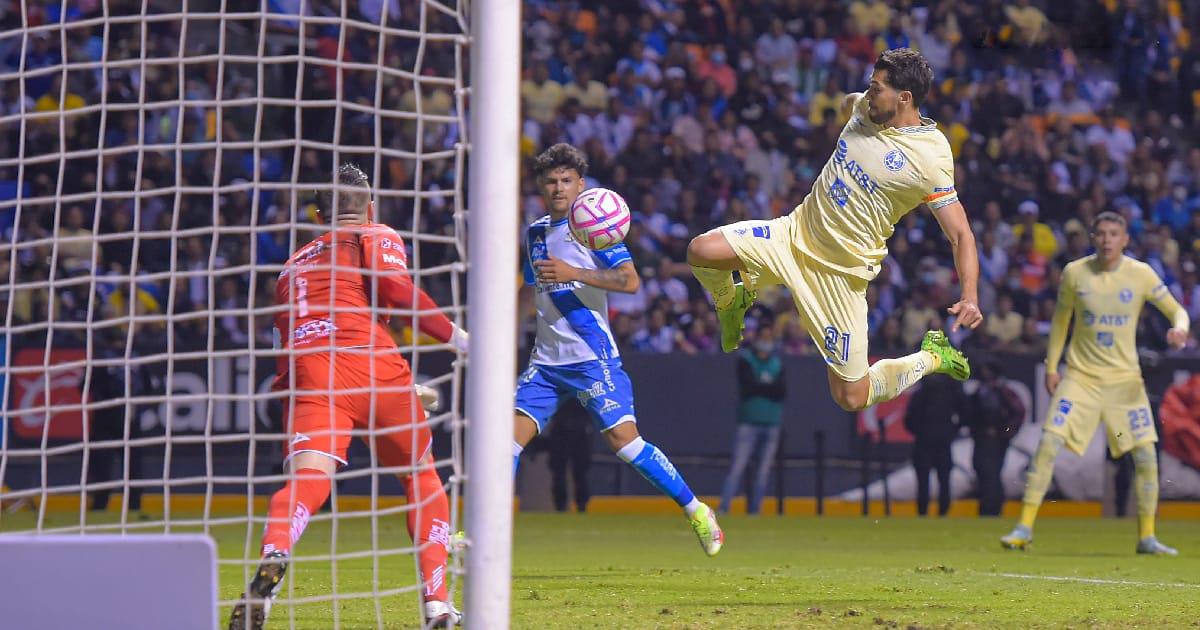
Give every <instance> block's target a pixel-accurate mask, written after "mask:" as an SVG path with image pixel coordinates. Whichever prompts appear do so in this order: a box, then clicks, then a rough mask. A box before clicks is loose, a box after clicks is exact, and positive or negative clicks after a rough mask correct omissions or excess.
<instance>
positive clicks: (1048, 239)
mask: <svg viewBox="0 0 1200 630" xmlns="http://www.w3.org/2000/svg"><path fill="white" fill-rule="evenodd" d="M1038 212H1039V208H1038V204H1037V202H1036V201H1034V200H1032V199H1026V200H1025V201H1022V202H1021V203H1020V205H1018V206H1017V214H1018V215H1019V216H1020V222H1019V223H1017V224H1016V225H1014V226H1013V229H1012V231H1013V236H1014V237H1015V238H1016V239H1017V240H1018V241H1020V239H1021V235H1023V234H1024V233H1025V232H1029V233H1030V234H1032V235H1033V250H1034V251H1035V252H1037V253H1038V254H1040V255H1041V256H1042V257H1044V258H1046V259H1051V258H1054V255H1055V254H1056V253H1058V239H1057V238H1056V237H1055V236H1054V230H1051V229H1050V226H1048V225H1046V224H1045V223H1042V222H1040V221H1038Z"/></svg>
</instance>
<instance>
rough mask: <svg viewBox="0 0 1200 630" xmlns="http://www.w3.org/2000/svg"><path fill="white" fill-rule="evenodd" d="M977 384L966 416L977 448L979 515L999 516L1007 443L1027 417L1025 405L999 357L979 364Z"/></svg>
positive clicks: (974, 458)
mask: <svg viewBox="0 0 1200 630" xmlns="http://www.w3.org/2000/svg"><path fill="white" fill-rule="evenodd" d="M977 377H978V385H979V386H978V387H977V388H976V389H975V391H974V392H973V393H972V394H971V395H970V396H968V397H967V400H966V413H964V414H963V418H964V419H965V420H966V425H967V427H969V428H970V430H971V439H972V440H974V442H975V448H974V450H973V451H972V454H971V465H972V467H973V468H974V469H975V487H976V490H977V491H978V493H979V515H980V516H1000V509H1001V508H1002V507H1003V506H1004V484H1003V482H1002V481H1001V479H1000V471H1001V470H1003V469H1004V456H1005V454H1006V453H1007V452H1008V445H1009V443H1010V442H1011V441H1012V439H1013V437H1015V436H1016V434H1017V431H1019V430H1020V429H1021V423H1022V422H1023V421H1024V420H1025V405H1024V404H1023V403H1022V402H1021V399H1020V398H1018V397H1017V394H1016V392H1014V391H1013V389H1012V388H1011V387H1009V385H1008V384H1007V383H1006V382H1005V380H1004V376H1003V375H1002V374H1001V373H1000V365H999V363H997V362H996V361H990V360H989V361H983V362H982V363H981V364H980V366H979V372H978V374H977Z"/></svg>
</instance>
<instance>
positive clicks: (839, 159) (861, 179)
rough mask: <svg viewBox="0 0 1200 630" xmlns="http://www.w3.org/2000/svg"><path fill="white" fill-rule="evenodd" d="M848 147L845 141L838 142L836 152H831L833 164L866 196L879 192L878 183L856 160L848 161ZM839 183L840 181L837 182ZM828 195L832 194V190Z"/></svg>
mask: <svg viewBox="0 0 1200 630" xmlns="http://www.w3.org/2000/svg"><path fill="white" fill-rule="evenodd" d="M849 153H850V146H849V145H848V144H846V141H845V140H838V146H837V150H836V151H834V152H833V163H834V164H836V165H837V166H840V167H842V170H844V171H845V172H846V176H847V177H849V178H850V179H851V180H852V181H854V182H855V183H857V184H858V185H859V187H861V188H862V189H863V190H864V191H866V192H867V193H868V194H872V195H873V194H875V192H876V191H878V190H879V183H878V182H876V181H875V180H874V179H873V178H872V177H871V176H870V175H869V174H868V173H867V171H866V169H864V168H863V167H862V165H861V164H859V163H858V160H853V159H849ZM839 181H840V180H839ZM830 194H831V195H832V194H833V191H832V189H831V190H830Z"/></svg>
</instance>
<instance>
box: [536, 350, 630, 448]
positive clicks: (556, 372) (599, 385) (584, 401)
mask: <svg viewBox="0 0 1200 630" xmlns="http://www.w3.org/2000/svg"><path fill="white" fill-rule="evenodd" d="M568 397H574V398H575V399H576V400H578V401H579V404H580V405H583V408H584V409H587V410H588V413H590V414H591V415H592V420H594V421H595V422H596V426H597V427H599V428H600V430H601V431H607V430H609V429H611V428H613V427H615V426H617V425H618V424H621V423H622V422H635V421H636V416H635V415H634V412H633V384H632V383H630V382H629V375H628V374H626V373H625V370H623V369H622V368H621V361H620V359H609V360H607V361H585V362H583V363H572V364H569V365H538V364H536V363H531V364H530V365H529V369H527V370H525V372H524V373H523V374H521V377H520V378H519V379H517V397H516V398H517V400H516V405H515V406H516V409H517V412H518V413H521V414H523V415H526V416H529V417H530V418H531V419H533V421H534V422H536V423H537V427H538V433H541V432H542V431H545V430H546V425H547V424H548V423H549V422H550V417H551V416H553V415H554V413H555V412H556V411H558V408H559V407H561V406H562V404H563V403H564V402H566V400H567V398H568Z"/></svg>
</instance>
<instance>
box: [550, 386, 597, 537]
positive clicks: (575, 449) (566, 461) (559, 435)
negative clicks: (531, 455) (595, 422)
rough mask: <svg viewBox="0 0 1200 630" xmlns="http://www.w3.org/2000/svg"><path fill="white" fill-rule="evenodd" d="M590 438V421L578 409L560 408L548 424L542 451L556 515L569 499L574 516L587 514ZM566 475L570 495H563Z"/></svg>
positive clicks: (566, 493)
mask: <svg viewBox="0 0 1200 630" xmlns="http://www.w3.org/2000/svg"><path fill="white" fill-rule="evenodd" d="M593 435H594V430H593V428H592V419H591V417H590V416H589V415H588V414H587V412H586V411H585V410H584V409H583V407H581V406H579V405H575V404H568V405H563V407H562V408H561V410H560V411H559V412H558V413H557V414H555V415H554V421H553V422H551V423H550V430H549V431H548V432H547V435H546V449H547V451H548V452H549V454H550V491H551V494H552V495H553V497H554V509H555V510H556V511H558V512H566V511H567V506H568V505H569V504H570V503H571V501H569V498H570V497H573V498H574V504H575V511H576V512H579V513H581V514H582V513H583V512H586V511H587V504H588V500H589V499H591V496H592V492H591V484H590V483H589V481H588V471H589V470H590V469H591V467H592V443H593V442H594V438H593ZM568 471H570V476H571V484H570V486H571V489H572V490H573V491H574V492H571V493H569V492H568V491H567V474H568Z"/></svg>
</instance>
